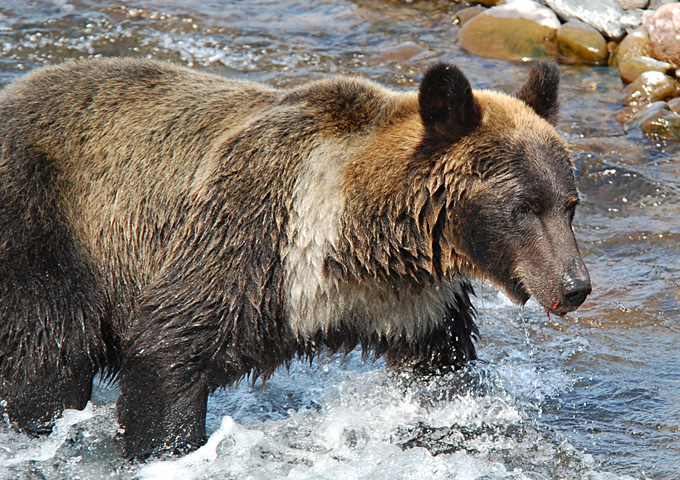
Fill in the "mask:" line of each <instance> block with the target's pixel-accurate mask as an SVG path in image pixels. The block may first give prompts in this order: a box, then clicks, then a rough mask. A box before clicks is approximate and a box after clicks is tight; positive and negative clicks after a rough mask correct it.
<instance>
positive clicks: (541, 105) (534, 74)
mask: <svg viewBox="0 0 680 480" xmlns="http://www.w3.org/2000/svg"><path fill="white" fill-rule="evenodd" d="M559 85H560V70H559V69H558V68H557V65H556V64H555V63H554V62H546V61H542V62H539V63H537V64H536V65H534V67H533V68H532V69H531V70H529V77H528V78H527V81H526V82H524V85H522V86H521V87H520V88H519V90H517V92H515V97H517V98H519V99H520V100H522V101H524V103H526V104H527V105H529V106H530V107H531V108H533V109H534V111H535V112H536V113H537V114H538V115H539V116H541V117H543V118H544V119H546V120H547V121H548V122H550V123H551V124H553V125H554V124H555V123H556V122H557V112H558V110H559V102H558V98H557V97H558V87H559Z"/></svg>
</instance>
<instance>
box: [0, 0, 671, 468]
mask: <svg viewBox="0 0 680 480" xmlns="http://www.w3.org/2000/svg"><path fill="white" fill-rule="evenodd" d="M459 8H461V7H460V6H459V5H456V4H454V3H452V2H449V1H438V0H432V1H413V2H407V1H396V0H393V1H386V0H374V1H368V0H367V1H361V0H355V1H348V0H334V1H331V0H316V1H314V2H309V1H307V0H270V1H265V0H250V1H232V2H229V1H225V0H214V1H206V0H200V1H196V0H181V1H180V0H171V1H159V0H148V1H131V2H127V6H120V5H118V4H116V3H114V2H112V1H110V0H101V1H97V0H74V1H70V0H53V1H51V2H49V1H39V0H3V1H2V2H1V3H0V84H1V85H5V84H7V83H8V82H10V81H11V80H12V79H15V78H17V77H19V76H20V75H22V74H24V72H26V71H28V70H30V69H31V68H34V67H37V66H39V65H43V64H47V63H53V62H57V61H61V60H63V59H66V58H73V57H84V56H93V55H101V56H112V55H137V56H149V57H155V58H163V59H171V60H174V61H177V62H180V63H183V64H186V65H190V66H192V67H194V68H197V69H203V70H210V71H214V72H218V73H220V74H224V75H228V76H232V77H236V78H248V79H252V80H261V81H266V82H269V83H271V84H275V85H281V86H285V85H293V84H297V83H300V82H302V81H304V80H306V79H309V78H315V77H319V76H322V75H326V74H329V73H354V74H362V75H366V76H368V77H371V78H373V79H376V80H379V81H381V82H383V83H385V84H388V85H391V86H393V87H394V88H413V87H414V86H415V85H416V84H417V82H418V80H419V78H420V74H421V72H422V70H423V68H424V66H425V65H427V64H428V63H429V62H432V61H435V60H447V61H453V62H455V63H457V64H458V65H460V66H461V67H462V68H463V70H464V71H465V72H466V73H467V74H468V76H469V77H470V79H471V80H472V83H473V84H474V86H475V87H476V88H498V89H504V90H514V88H516V86H517V85H519V84H520V83H521V82H522V81H523V79H524V77H525V74H526V71H527V68H528V66H527V65H521V64H513V63H508V62H502V61H490V60H485V59H480V58H475V57H471V56H468V55H465V54H464V53H463V52H461V50H460V49H459V48H458V46H457V45H456V44H455V42H454V38H455V34H456V29H457V27H456V26H455V25H453V22H452V16H453V14H454V13H455V11H456V10H457V9H459ZM620 87H621V84H620V80H619V78H618V75H617V73H616V72H615V71H614V70H612V69H609V68H578V67H563V83H562V91H561V95H562V105H563V108H562V114H561V121H560V124H559V130H560V131H561V133H562V134H563V135H564V136H565V137H566V138H567V140H568V141H569V143H570V144H571V145H572V148H573V152H574V161H575V164H576V174H577V182H578V186H579V189H580V191H581V192H582V196H583V205H582V207H580V211H579V213H578V214H577V219H576V223H575V230H576V233H577V236H578V238H579V241H580V244H581V248H582V251H583V253H584V257H585V260H586V263H587V264H588V266H589V268H590V272H591V275H592V279H593V285H594V293H593V295H592V296H591V297H590V298H589V299H588V301H587V302H586V304H585V305H584V306H583V307H582V308H581V309H580V310H579V311H578V312H577V314H575V315H570V316H569V317H567V318H564V319H559V318H553V319H552V321H549V320H548V318H547V317H546V315H545V313H543V312H542V310H541V308H539V307H538V305H537V304H535V303H532V302H530V303H529V304H528V305H527V306H526V307H525V308H524V309H523V310H520V309H519V308H518V307H516V306H514V305H512V304H510V303H509V301H508V300H507V299H505V297H503V296H502V295H500V294H498V293H497V292H495V291H494V290H493V289H491V288H490V287H488V286H486V285H478V286H477V293H478V296H477V299H476V302H475V303H476V306H477V309H478V312H479V314H478V320H479V326H480V329H481V332H482V335H483V337H482V340H481V342H480V344H479V353H480V356H481V358H482V360H481V361H479V362H476V363H475V364H474V365H470V366H469V368H468V369H466V370H465V371H463V372H461V373H459V374H456V375H453V374H451V375H448V376H444V377H440V378H437V379H433V380H430V381H425V380H423V379H418V378H411V377H409V376H408V375H407V374H404V373H399V372H390V371H386V370H385V369H384V365H383V364H382V363H381V362H377V363H367V364H364V363H362V362H361V355H360V354H359V353H358V352H353V353H352V354H350V355H349V356H348V357H346V358H340V357H331V358H326V359H322V360H320V361H318V362H317V361H315V362H314V363H313V364H312V365H311V366H310V365H308V364H307V363H303V362H295V363H294V364H293V365H292V367H291V369H290V371H289V372H288V371H285V370H281V371H279V372H277V374H276V375H275V376H274V377H273V378H272V379H271V380H270V381H269V382H267V388H266V389H264V390H263V389H262V386H261V384H259V383H257V384H256V385H255V386H254V387H252V386H250V385H245V384H243V385H241V386H240V387H238V388H237V389H235V390H227V391H221V392H218V393H216V394H215V395H213V396H212V397H211V399H210V403H209V412H208V427H209V430H210V432H211V437H210V441H209V443H208V445H207V446H206V447H204V448H203V449H201V450H199V451H197V452H195V453H194V454H191V455H189V456H187V457H184V458H182V459H179V460H167V461H159V460H156V461H153V462H150V463H148V464H145V465H138V464H129V463H127V462H125V461H123V460H121V457H120V449H119V445H118V443H117V441H116V431H117V425H116V422H115V412H114V405H115V399H116V396H117V390H116V386H115V384H113V385H110V384H100V385H98V386H97V388H96V389H95V397H94V398H93V401H92V402H91V404H90V405H89V406H88V408H87V409H86V410H85V411H82V412H77V411H67V412H66V413H65V415H64V416H63V418H62V419H61V420H59V422H58V424H57V426H56V427H55V430H54V432H53V433H52V434H51V435H50V436H49V437H48V438H40V439H30V438H28V437H26V436H24V435H21V434H17V433H14V432H13V431H11V430H10V429H9V428H7V427H6V425H0V478H19V479H43V478H45V479H76V478H82V479H94V478H120V479H132V478H144V479H152V478H159V479H161V478H162V479H165V478H177V479H190V478H196V479H199V478H201V479H203V478H215V479H217V478H220V479H221V478H227V479H239V480H240V479H262V480H269V479H277V478H289V479H332V480H336V479H407V478H408V479H411V478H412V479H429V478H432V479H506V478H510V479H530V480H535V479H593V480H594V479H598V480H613V479H630V478H633V479H643V478H651V479H674V478H679V477H680V348H678V346H679V345H680V286H679V281H678V276H679V270H680V225H679V223H680V221H679V219H678V217H679V216H680V176H679V175H678V169H679V168H680V148H679V146H678V145H677V144H665V143H660V142H657V141H655V140H650V139H645V138H643V137H642V136H640V135H639V134H638V133H637V132H635V131H633V132H625V131H624V130H623V128H622V127H621V125H620V124H618V123H617V122H616V121H615V120H614V119H613V115H614V114H615V113H616V112H617V110H619V109H620V108H622V105H621V104H619V102H618V92H619V90H620ZM0 128H1V126H0Z"/></svg>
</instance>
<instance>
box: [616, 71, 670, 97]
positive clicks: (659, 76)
mask: <svg viewBox="0 0 680 480" xmlns="http://www.w3.org/2000/svg"><path fill="white" fill-rule="evenodd" d="M678 96H680V84H678V82H677V80H675V79H673V78H671V77H669V76H668V75H664V74H663V73H661V72H645V73H643V74H642V75H640V76H639V77H638V78H636V79H635V80H634V81H633V82H632V83H631V84H630V85H628V86H627V87H626V88H624V89H623V92H622V96H621V100H622V101H623V102H624V103H627V104H628V105H642V104H647V103H653V102H658V101H659V100H667V99H670V98H674V97H678Z"/></svg>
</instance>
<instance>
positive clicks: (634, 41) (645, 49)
mask: <svg viewBox="0 0 680 480" xmlns="http://www.w3.org/2000/svg"><path fill="white" fill-rule="evenodd" d="M653 56H654V50H653V49H652V42H651V40H650V39H649V34H648V33H647V30H646V29H645V27H638V28H636V29H635V30H633V31H632V32H630V33H629V34H628V35H626V38H624V39H623V40H622V41H621V43H620V44H619V47H618V48H617V49H616V53H615V54H614V56H613V57H612V61H611V64H612V65H613V66H614V67H618V66H619V65H620V64H622V63H624V62H626V61H627V60H630V59H631V58H633V57H653Z"/></svg>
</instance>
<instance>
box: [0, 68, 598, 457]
mask: <svg viewBox="0 0 680 480" xmlns="http://www.w3.org/2000/svg"><path fill="white" fill-rule="evenodd" d="M558 82H559V74H558V70H557V68H556V67H555V66H554V65H552V64H549V63H541V64H538V65H537V66H535V67H534V68H533V69H532V70H531V72H530V73H529V78H528V80H527V82H526V83H525V84H524V85H523V86H522V87H521V88H520V89H519V90H518V91H517V92H516V93H515V95H514V96H512V95H506V94H503V93H499V92H493V91H473V90H472V88H471V87H470V84H469V82H468V80H467V79H466V77H465V76H464V75H463V73H462V72H461V71H460V70H459V69H458V68H456V67H455V66H453V65H448V64H443V63H442V64H437V65H434V66H433V67H431V68H430V69H429V70H428V71H427V72H426V73H425V75H424V78H423V80H422V83H421V85H420V88H419V91H418V92H395V91H391V90H388V89H385V88H383V87H381V86H379V85H377V84H375V83H373V82H370V81H368V80H365V79H361V78H350V77H337V78H332V79H324V80H317V81H312V82H309V83H305V84H302V85H300V86H299V87H296V88H290V89H285V90H283V89H274V88H271V87H268V86H265V85H261V84H257V83H250V82H245V81H234V80H228V79H224V78H221V77H218V76H214V75H209V74H204V73H199V72H196V71H192V70H189V69H186V68H182V67H178V66H174V65H172V64H169V63H162V62H156V61H150V60H141V59H99V60H85V61H73V62H69V63H66V64H63V65H59V66H53V67H46V68H41V69H39V70H36V71H35V72H33V73H31V74H30V75H28V76H27V77H25V78H23V79H21V80H19V81H17V82H15V83H13V84H11V85H9V86H8V87H6V88H5V89H4V90H3V91H2V93H0V148H1V150H0V380H1V381H0V400H3V405H4V410H5V413H6V414H7V415H8V416H9V418H10V420H11V421H12V422H13V424H14V425H16V426H18V427H19V428H20V429H23V430H25V431H27V432H29V433H41V432H48V431H49V430H50V428H51V423H52V421H53V419H54V417H55V415H58V414H59V413H60V412H61V411H62V410H63V409H65V408H83V407H84V406H85V404H86V403H87V401H88V400H89V398H90V394H91V389H92V380H93V377H94V376H95V374H96V373H98V372H102V373H104V374H108V375H111V376H113V375H116V376H117V380H118V382H119V385H120V389H121V395H120V398H119V400H118V404H117V408H118V415H119V422H120V425H121V428H122V429H123V430H124V433H123V436H122V438H123V447H124V451H125V454H126V455H127V456H129V457H138V458H139V457H145V456H147V455H149V454H154V453H163V452H183V451H187V450H189V449H192V448H195V447H196V446H198V445H200V444H201V443H202V442H203V441H204V439H205V414H206V403H207V398H208V395H209V393H210V392H212V391H214V390H215V389H216V388H219V387H224V386H228V385H232V384H233V383H235V382H237V381H239V380H240V379H242V378H243V377H244V376H248V375H251V376H254V377H256V376H263V377H267V376H269V375H271V374H272V373H273V372H274V371H275V370H276V369H277V368H278V367H279V366H281V365H282V364H283V365H286V364H288V362H290V361H291V359H293V358H294V357H296V356H313V355H316V354H318V353H319V352H322V351H330V352H335V351H345V352H347V351H350V350H352V349H354V348H355V347H356V346H357V345H360V346H361V347H362V348H363V349H364V350H363V351H364V352H365V353H366V352H372V353H373V354H374V355H375V356H376V357H379V356H383V355H384V356H385V357H386V359H387V362H388V364H389V365H395V366H404V367H409V368H414V369H416V370H436V369H437V368H442V367H453V368H458V367H460V366H461V365H463V364H465V363H466V362H469V361H470V360H473V359H475V358H476V354H475V346H474V343H473V340H474V338H475V336H476V335H477V328H476V326H475V323H474V321H473V320H474V319H473V313H474V311H473V307H472V306H471V303H470V295H471V293H472V288H471V287H470V284H469V280H468V279H470V278H481V279H488V280H490V281H492V282H493V283H494V284H496V285H497V286H499V287H500V288H501V289H503V290H504V291H505V292H506V293H507V294H508V295H509V296H510V297H511V298H512V299H513V300H515V301H517V302H518V303H524V302H526V300H527V299H528V298H529V297H530V296H531V295H533V296H534V297H536V299H537V300H538V301H539V303H541V304H542V305H543V306H545V307H546V309H548V310H549V311H552V312H555V313H557V314H564V313H566V312H568V311H571V310H574V309H575V308H576V307H578V306H579V305H580V304H581V303H582V302H583V300H584V299H585V297H586V295H587V294H588V292H589V291H590V282H589V280H588V274H587V271H586V269H585V266H584V265H583V263H582V261H581V258H580V255H579V253H578V248H577V246H576V242H575V240H574V236H573V233H572V231H571V220H572V217H573V212H574V209H575V207H576V204H577V203H578V195H577V192H576V189H575V186H574V179H573V174H572V166H571V163H570V160H569V156H568V153H567V150H566V148H565V146H564V144H563V142H562V140H560V138H559V136H558V135H557V134H556V132H555V130H554V128H553V126H552V123H553V122H554V120H555V116H556V114H557V88H558Z"/></svg>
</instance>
